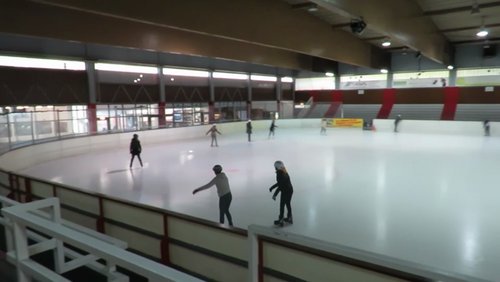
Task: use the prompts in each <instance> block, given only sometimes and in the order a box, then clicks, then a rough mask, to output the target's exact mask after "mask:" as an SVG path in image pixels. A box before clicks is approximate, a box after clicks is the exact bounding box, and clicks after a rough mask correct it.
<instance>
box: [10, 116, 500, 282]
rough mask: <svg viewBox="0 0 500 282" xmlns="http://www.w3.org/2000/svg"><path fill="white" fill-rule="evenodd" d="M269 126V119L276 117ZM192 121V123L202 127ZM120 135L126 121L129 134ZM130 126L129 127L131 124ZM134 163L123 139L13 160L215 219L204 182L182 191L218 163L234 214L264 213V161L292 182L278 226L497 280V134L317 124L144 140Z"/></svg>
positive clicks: (264, 216)
mask: <svg viewBox="0 0 500 282" xmlns="http://www.w3.org/2000/svg"><path fill="white" fill-rule="evenodd" d="M277 124H278V126H279V123H277ZM203 134H204V132H201V134H200V135H201V136H203ZM130 135H131V137H132V133H131V134H130ZM139 135H140V133H139ZM139 138H140V140H141V142H142V146H143V153H142V159H143V161H144V167H143V168H141V167H140V165H139V162H138V161H137V160H136V161H135V162H134V166H133V168H132V169H129V168H128V165H129V160H130V155H129V154H128V148H127V147H120V148H116V149H115V150H107V151H101V152H99V153H92V154H88V155H82V156H78V157H71V158H65V159H59V160H56V161H51V162H47V163H44V164H41V165H36V166H33V167H30V168H28V169H25V170H23V171H20V172H21V173H26V174H29V175H32V176H35V177H39V178H44V179H48V180H52V181H56V182H60V183H64V184H67V185H71V186H76V187H81V188H83V189H86V190H90V191H94V192H98V193H103V194H107V195H112V196H114V197H119V198H123V199H127V200H130V201H135V202H140V203H143V204H147V205H152V206H156V207H160V208H165V209H168V210H172V211H176V212H181V213H185V214H188V215H192V216H195V217H199V218H204V219H208V220H212V221H215V222H217V221H218V198H217V193H216V189H215V187H214V188H213V189H210V190H206V191H202V192H200V193H198V194H196V195H194V196H193V195H192V190H193V189H195V188H197V187H198V186H201V185H203V184H205V183H207V182H208V181H210V180H211V179H212V177H213V176H214V174H213V172H212V170H211V168H212V166H213V165H214V164H221V165H222V166H223V168H224V171H225V173H226V174H227V176H228V178H229V183H230V185H231V190H232V194H233V202H232V204H231V209H230V211H231V213H232V216H233V221H234V224H235V226H237V227H241V228H246V227H247V226H248V225H250V224H259V225H266V226H270V225H272V222H273V221H274V220H275V219H277V217H278V205H279V201H276V202H275V201H273V200H272V198H271V196H272V194H271V193H270V192H269V189H268V188H269V187H270V186H271V185H272V184H274V183H275V172H274V168H273V163H274V161H275V160H282V161H283V162H284V163H285V166H286V167H287V170H288V172H289V174H290V177H291V180H292V184H293V186H294V194H293V198H292V208H293V217H294V225H292V226H288V227H285V228H286V229H287V231H289V232H293V233H298V234H303V235H306V236H310V237H314V238H318V239H322V240H326V241H330V242H335V243H338V244H342V245H345V246H350V247H354V248H359V249H363V250H366V251H370V252H375V253H378V254H383V255H387V256H391V257H395V258H400V259H403V260H407V261H412V262H416V263H418V264H422V265H426V266H429V267H432V268H438V269H441V270H443V271H450V272H455V273H460V274H466V275H470V276H475V277H479V278H483V279H487V280H492V281H500V268H499V267H498V266H499V265H500V244H499V243H498V239H499V238H500V220H499V219H498V214H497V212H498V209H499V206H500V204H499V203H500V187H499V184H500V173H499V171H500V165H499V163H498V162H499V160H500V139H499V138H495V137H482V136H476V137H474V136H457V135H429V134H427V135H424V134H409V133H398V134H394V133H392V132H371V131H361V130H359V129H329V130H328V134H327V136H321V135H320V134H319V128H318V129H316V128H314V129H283V128H277V129H276V136H275V138H274V139H268V138H267V132H265V131H262V132H257V133H256V134H253V139H254V140H253V142H247V136H246V134H244V133H243V130H242V134H241V135H219V136H218V138H219V147H210V138H209V137H203V138H201V137H200V139H197V140H190V141H186V142H182V143H181V142H175V143H174V142H170V143H163V144H149V143H148V140H144V139H142V138H141V137H140V136H139Z"/></svg>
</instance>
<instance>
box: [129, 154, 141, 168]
mask: <svg viewBox="0 0 500 282" xmlns="http://www.w3.org/2000/svg"><path fill="white" fill-rule="evenodd" d="M135 156H137V158H138V159H139V163H141V166H142V160H141V154H132V158H131V159H130V167H132V163H133V162H134V157H135Z"/></svg>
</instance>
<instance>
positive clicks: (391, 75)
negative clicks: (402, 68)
mask: <svg viewBox="0 0 500 282" xmlns="http://www.w3.org/2000/svg"><path fill="white" fill-rule="evenodd" d="M393 81H394V73H393V72H392V71H390V72H388V73H387V85H386V88H392V82H393Z"/></svg>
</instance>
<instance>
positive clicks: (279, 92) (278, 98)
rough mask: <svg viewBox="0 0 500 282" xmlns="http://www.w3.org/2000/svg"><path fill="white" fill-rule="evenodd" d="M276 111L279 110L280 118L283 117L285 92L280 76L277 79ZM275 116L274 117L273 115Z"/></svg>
mask: <svg viewBox="0 0 500 282" xmlns="http://www.w3.org/2000/svg"><path fill="white" fill-rule="evenodd" d="M275 89H276V103H277V104H276V111H277V112H278V118H279V117H281V98H282V94H283V90H282V82H281V78H279V77H278V79H277V80H276V87H275ZM272 118H274V117H272Z"/></svg>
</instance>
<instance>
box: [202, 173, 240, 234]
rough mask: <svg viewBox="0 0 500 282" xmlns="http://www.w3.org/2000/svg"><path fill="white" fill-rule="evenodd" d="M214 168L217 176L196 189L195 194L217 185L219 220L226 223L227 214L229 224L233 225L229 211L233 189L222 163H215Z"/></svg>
mask: <svg viewBox="0 0 500 282" xmlns="http://www.w3.org/2000/svg"><path fill="white" fill-rule="evenodd" d="M212 170H213V171H214V173H215V177H214V178H213V179H212V180H211V181H210V182H208V183H207V184H205V185H203V186H201V187H198V188H196V189H194V190H193V195H194V194H196V193H198V192H200V191H202V190H205V189H208V188H210V187H212V186H214V185H215V187H217V195H219V222H220V223H221V224H224V215H225V216H226V217H227V222H228V223H229V226H233V218H232V217H231V213H229V206H230V205H231V201H232V199H233V196H232V195H231V189H230V188H229V181H228V179H227V176H226V174H225V173H224V172H222V166H221V165H215V166H214V167H213V168H212Z"/></svg>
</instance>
